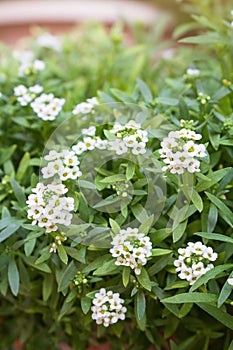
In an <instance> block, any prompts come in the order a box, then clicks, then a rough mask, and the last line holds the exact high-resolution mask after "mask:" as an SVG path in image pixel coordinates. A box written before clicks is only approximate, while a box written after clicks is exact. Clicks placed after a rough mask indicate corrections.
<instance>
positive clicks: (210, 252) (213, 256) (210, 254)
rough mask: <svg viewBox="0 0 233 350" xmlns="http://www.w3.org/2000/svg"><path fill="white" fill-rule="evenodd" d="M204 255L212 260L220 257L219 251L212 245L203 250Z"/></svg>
mask: <svg viewBox="0 0 233 350" xmlns="http://www.w3.org/2000/svg"><path fill="white" fill-rule="evenodd" d="M203 256H204V258H206V259H209V260H210V261H215V260H216V259H217V257H218V254H217V253H214V251H213V248H212V247H205V250H204V252H203Z"/></svg>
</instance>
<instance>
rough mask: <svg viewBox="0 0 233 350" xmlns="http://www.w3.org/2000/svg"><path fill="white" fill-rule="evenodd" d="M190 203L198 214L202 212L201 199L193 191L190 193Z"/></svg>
mask: <svg viewBox="0 0 233 350" xmlns="http://www.w3.org/2000/svg"><path fill="white" fill-rule="evenodd" d="M191 201H192V202H193V204H194V206H195V208H197V210H198V211H199V212H202V210H203V201H202V199H201V196H200V195H199V194H198V193H197V191H195V190H194V189H193V191H192V196H191Z"/></svg>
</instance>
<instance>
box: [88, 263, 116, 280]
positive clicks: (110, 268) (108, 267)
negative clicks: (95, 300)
mask: <svg viewBox="0 0 233 350" xmlns="http://www.w3.org/2000/svg"><path fill="white" fill-rule="evenodd" d="M116 269H117V266H116V265H115V261H114V260H113V259H112V260H110V261H107V262H104V263H103V265H102V266H101V267H99V268H98V269H96V270H95V271H94V272H93V275H95V276H107V275H108V274H111V273H112V272H115V270H116Z"/></svg>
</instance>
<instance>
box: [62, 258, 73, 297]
mask: <svg viewBox="0 0 233 350" xmlns="http://www.w3.org/2000/svg"><path fill="white" fill-rule="evenodd" d="M76 273H77V267H76V266H75V264H74V262H73V261H71V263H70V264H69V265H68V266H67V267H66V268H65V269H64V271H63V273H62V275H61V278H60V280H59V281H58V292H61V291H63V290H64V289H66V288H67V287H68V286H69V284H70V282H72V281H73V279H74V277H75V275H76Z"/></svg>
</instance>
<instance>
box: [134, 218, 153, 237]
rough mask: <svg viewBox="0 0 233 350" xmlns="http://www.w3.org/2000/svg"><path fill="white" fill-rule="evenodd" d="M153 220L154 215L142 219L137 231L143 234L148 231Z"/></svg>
mask: <svg viewBox="0 0 233 350" xmlns="http://www.w3.org/2000/svg"><path fill="white" fill-rule="evenodd" d="M153 222H154V215H151V216H149V218H148V219H146V221H144V222H143V223H142V224H141V225H140V226H139V228H138V232H139V233H144V234H145V235H146V234H147V233H148V232H149V230H150V228H151V226H152V225H153Z"/></svg>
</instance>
